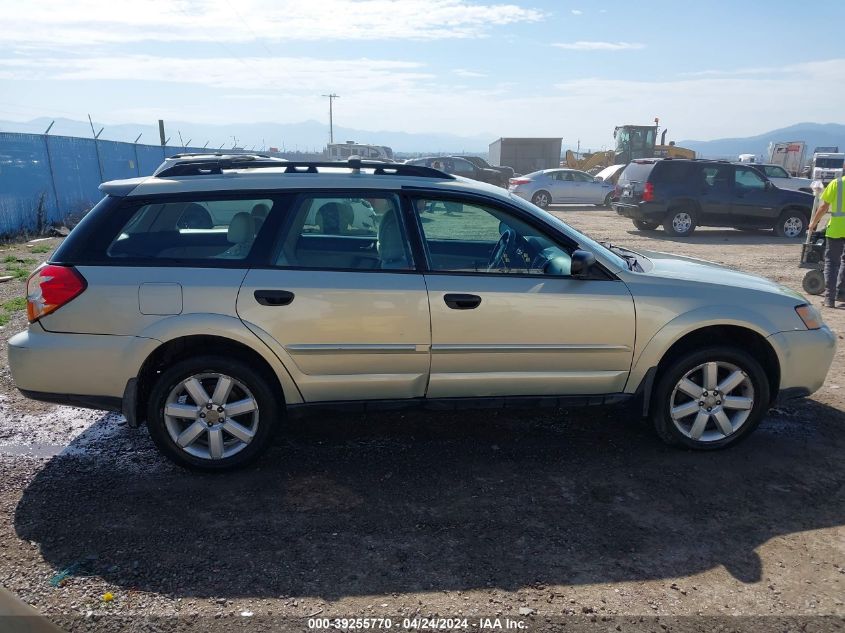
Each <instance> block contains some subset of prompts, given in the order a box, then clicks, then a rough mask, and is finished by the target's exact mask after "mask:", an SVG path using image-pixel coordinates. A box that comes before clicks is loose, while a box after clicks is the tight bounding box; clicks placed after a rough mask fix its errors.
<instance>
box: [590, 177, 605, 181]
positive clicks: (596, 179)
mask: <svg viewBox="0 0 845 633" xmlns="http://www.w3.org/2000/svg"><path fill="white" fill-rule="evenodd" d="M593 182H604V178H602V177H601V176H596V177H595V178H593Z"/></svg>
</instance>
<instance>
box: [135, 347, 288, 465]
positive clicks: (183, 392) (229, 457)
mask: <svg viewBox="0 0 845 633" xmlns="http://www.w3.org/2000/svg"><path fill="white" fill-rule="evenodd" d="M227 381H228V383H227ZM278 400H280V398H278V397H277V396H276V394H275V393H274V390H273V389H272V388H271V387H270V383H269V382H268V380H267V379H266V378H265V377H264V376H263V375H262V374H260V373H259V372H257V371H255V369H253V368H252V367H250V366H249V365H247V364H246V363H244V362H243V361H240V360H238V359H235V358H230V357H223V356H197V357H195V358H189V359H186V360H183V361H180V362H177V363H176V364H175V365H173V366H172V367H170V369H167V370H166V371H164V372H163V373H162V374H161V375H160V376H159V378H158V380H157V381H156V383H155V385H154V386H153V389H152V393H151V394H150V399H149V405H148V410H147V426H148V427H149V431H150V436H151V437H152V439H153V442H155V444H156V446H157V447H158V449H159V450H160V451H161V452H162V453H164V455H165V456H166V457H167V458H168V459H170V460H171V461H173V462H175V463H176V464H178V465H180V466H184V467H186V468H190V469H193V470H202V471H209V472H221V471H226V470H231V469H233V468H240V467H242V466H245V465H246V464H248V463H250V462H252V461H253V460H255V459H256V458H257V457H258V456H259V455H260V454H261V453H263V452H264V451H265V450H266V449H267V448H268V447H269V446H270V443H271V441H272V438H273V433H274V430H275V428H276V426H277V421H278V419H279V407H278V405H277V401H278ZM166 411H169V412H170V414H166V413H165V412H166ZM236 411H238V412H237V413H236Z"/></svg>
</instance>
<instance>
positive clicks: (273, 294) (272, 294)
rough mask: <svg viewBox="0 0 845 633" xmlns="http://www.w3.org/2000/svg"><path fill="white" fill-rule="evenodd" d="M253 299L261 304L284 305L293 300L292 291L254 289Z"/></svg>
mask: <svg viewBox="0 0 845 633" xmlns="http://www.w3.org/2000/svg"><path fill="white" fill-rule="evenodd" d="M253 296H254V297H255V300H256V301H257V302H258V303H260V304H261V305H263V306H286V305H290V303H291V302H292V301H293V297H294V295H293V293H292V292H288V291H287V290H256V291H255V292H254V293H253Z"/></svg>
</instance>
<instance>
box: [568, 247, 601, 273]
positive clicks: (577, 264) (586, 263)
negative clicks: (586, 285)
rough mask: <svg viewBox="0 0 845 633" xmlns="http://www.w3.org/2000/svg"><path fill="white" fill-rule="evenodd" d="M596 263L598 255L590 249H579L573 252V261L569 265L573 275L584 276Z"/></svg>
mask: <svg viewBox="0 0 845 633" xmlns="http://www.w3.org/2000/svg"><path fill="white" fill-rule="evenodd" d="M595 263H596V256H595V255H593V254H592V253H591V252H589V251H582V250H577V251H573V252H572V263H571V264H570V265H569V266H570V267H569V270H570V274H571V275H572V276H573V277H583V276H585V275H586V274H587V273H589V272H590V268H591V267H592V266H593V264H595Z"/></svg>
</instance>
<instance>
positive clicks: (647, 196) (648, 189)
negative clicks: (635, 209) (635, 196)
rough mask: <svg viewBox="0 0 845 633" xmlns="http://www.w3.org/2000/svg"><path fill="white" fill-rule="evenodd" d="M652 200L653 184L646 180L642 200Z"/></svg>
mask: <svg viewBox="0 0 845 633" xmlns="http://www.w3.org/2000/svg"><path fill="white" fill-rule="evenodd" d="M652 200H654V184H652V183H651V182H647V183H646V184H645V187H643V202H651V201H652Z"/></svg>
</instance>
